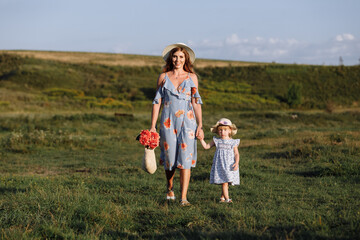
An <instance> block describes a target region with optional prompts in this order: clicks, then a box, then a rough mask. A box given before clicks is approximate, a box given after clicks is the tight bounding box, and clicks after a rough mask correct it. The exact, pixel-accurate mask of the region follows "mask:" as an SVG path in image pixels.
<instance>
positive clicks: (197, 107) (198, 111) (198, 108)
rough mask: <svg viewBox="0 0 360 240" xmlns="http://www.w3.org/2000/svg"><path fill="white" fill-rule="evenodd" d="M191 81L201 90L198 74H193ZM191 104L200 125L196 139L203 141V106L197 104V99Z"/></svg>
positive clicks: (192, 100)
mask: <svg viewBox="0 0 360 240" xmlns="http://www.w3.org/2000/svg"><path fill="white" fill-rule="evenodd" d="M191 79H192V80H193V82H194V84H195V86H196V88H197V89H199V86H198V79H197V76H196V74H191ZM191 103H192V106H193V108H194V112H195V117H196V120H197V124H198V127H197V130H196V137H197V138H198V139H202V138H204V131H203V129H202V127H203V124H202V109H201V104H200V103H197V101H196V98H192V99H191Z"/></svg>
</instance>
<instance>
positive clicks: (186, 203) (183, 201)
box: [180, 199, 191, 207]
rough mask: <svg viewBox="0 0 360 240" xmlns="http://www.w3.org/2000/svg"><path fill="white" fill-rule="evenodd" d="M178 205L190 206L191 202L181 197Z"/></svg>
mask: <svg viewBox="0 0 360 240" xmlns="http://www.w3.org/2000/svg"><path fill="white" fill-rule="evenodd" d="M180 206H181V207H186V206H191V203H190V202H189V201H188V200H184V199H181V201H180Z"/></svg>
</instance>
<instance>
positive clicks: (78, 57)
mask: <svg viewBox="0 0 360 240" xmlns="http://www.w3.org/2000/svg"><path fill="white" fill-rule="evenodd" d="M6 53H7V54H16V55H19V56H21V57H29V58H36V59H43V60H54V61H59V62H66V63H82V64H84V63H85V64H88V63H90V64H100V65H106V66H130V67H144V66H159V67H160V66H163V65H164V60H163V59H162V58H161V57H160V56H146V55H132V54H115V53H92V52H56V51H25V50H17V51H6V50H0V54H6ZM259 64H260V63H251V62H240V61H224V60H209V59H199V58H198V59H196V61H195V67H196V68H203V67H228V66H230V65H231V66H251V65H259Z"/></svg>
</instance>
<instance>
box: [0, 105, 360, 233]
mask: <svg viewBox="0 0 360 240" xmlns="http://www.w3.org/2000/svg"><path fill="white" fill-rule="evenodd" d="M293 114H296V115H297V118H294V119H293V118H292V117H291V116H292V115H293ZM220 117H228V118H230V119H231V120H233V122H234V123H235V124H236V125H237V126H238V128H239V131H238V134H237V135H236V137H237V138H241V144H240V148H239V152H240V176H241V185H240V186H237V187H232V188H230V196H231V198H232V199H233V201H234V203H233V204H232V205H226V204H219V203H218V199H219V196H220V193H221V189H220V186H214V185H210V184H209V183H208V182H209V174H210V168H211V162H212V157H213V153H214V149H212V150H207V151H205V150H203V149H202V148H200V147H201V145H200V144H199V145H198V146H199V148H198V150H199V153H198V155H199V157H198V164H197V166H196V168H194V169H193V170H192V177H191V183H190V189H189V193H188V198H189V200H190V201H191V203H192V206H191V207H185V208H184V207H180V206H179V205H178V202H177V201H176V202H166V200H165V192H166V183H165V176H164V171H163V169H162V167H159V166H158V170H157V171H156V173H155V174H153V175H149V174H147V173H145V172H144V171H143V170H141V161H142V154H143V148H142V146H141V145H140V144H139V143H138V142H136V141H135V137H136V135H137V134H138V133H139V131H140V130H141V129H144V128H148V127H149V125H150V112H134V113H133V115H132V116H131V115H130V116H123V117H121V116H118V117H116V116H114V114H113V112H112V111H110V110H101V111H100V110H98V111H94V112H89V111H88V112H81V111H78V112H65V111H64V112H57V113H50V112H46V111H44V112H43V113H41V114H40V113H26V112H7V113H3V114H1V115H0V144H1V147H0V161H1V164H0V176H1V179H0V226H1V238H2V239H142V238H151V239H240V238H244V239H360V187H359V185H360V162H359V158H360V151H359V150H360V149H359V147H360V131H359V129H360V113H359V112H358V111H348V112H346V111H344V112H337V113H332V114H329V113H325V112H322V111H316V112H309V111H304V112H300V111H298V112H286V111H271V112H270V111H269V112H265V111H263V112H254V111H252V112H241V111H234V112H230V113H226V112H209V111H205V112H204V119H205V120H204V125H205V129H208V128H209V127H210V126H211V125H212V124H214V123H215V122H216V121H217V120H218V119H219V118H220ZM205 137H206V140H209V139H211V137H212V134H211V133H210V131H209V130H208V131H206V135H205ZM159 151H160V150H159V149H156V154H157V156H159ZM175 181H176V183H175V194H177V195H179V175H178V173H177V174H176V179H175Z"/></svg>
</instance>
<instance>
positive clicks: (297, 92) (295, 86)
mask: <svg viewBox="0 0 360 240" xmlns="http://www.w3.org/2000/svg"><path fill="white" fill-rule="evenodd" d="M301 90H302V85H301V84H300V83H296V82H293V83H291V84H290V86H289V90H288V92H287V102H288V104H289V106H290V107H295V106H298V105H300V104H301V98H302V94H301Z"/></svg>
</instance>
